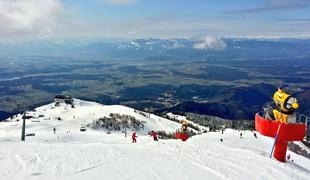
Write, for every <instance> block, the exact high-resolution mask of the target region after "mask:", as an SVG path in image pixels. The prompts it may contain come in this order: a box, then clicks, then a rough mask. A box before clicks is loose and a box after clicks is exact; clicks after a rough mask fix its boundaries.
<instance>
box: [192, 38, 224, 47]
mask: <svg viewBox="0 0 310 180" xmlns="http://www.w3.org/2000/svg"><path fill="white" fill-rule="evenodd" d="M194 48H195V49H211V50H224V49H225V48H226V44H225V42H223V41H222V40H221V39H218V38H215V37H212V36H206V37H205V38H204V39H203V41H202V42H199V43H196V44H194Z"/></svg>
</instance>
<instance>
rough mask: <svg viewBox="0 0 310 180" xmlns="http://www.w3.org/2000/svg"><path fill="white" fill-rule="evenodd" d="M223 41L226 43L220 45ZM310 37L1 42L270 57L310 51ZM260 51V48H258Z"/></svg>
mask: <svg viewBox="0 0 310 180" xmlns="http://www.w3.org/2000/svg"><path fill="white" fill-rule="evenodd" d="M219 42H220V43H221V44H220V45H222V46H223V47H221V48H219ZM309 49H310V39H246V38H220V39H212V40H203V39H202V40H199V39H152V38H146V39H133V40H114V41H111V40H109V41H108V40H96V41H93V40H84V41H83V40H54V41H52V40H44V41H24V42H10V43H8V42H6V43H0V53H1V54H11V53H14V54H16V55H17V54H44V55H57V54H61V55H65V54H69V55H70V54H88V53H97V54H104V55H109V56H111V57H123V56H126V57H129V58H130V57H131V58H139V57H143V58H145V57H152V56H164V57H173V56H176V55H178V56H179V55H183V56H185V57H191V58H194V57H201V56H206V55H205V53H206V52H208V57H210V56H211V57H212V55H217V56H219V55H220V56H222V57H223V58H239V59H242V58H247V57H252V58H253V57H256V58H259V57H265V58H266V57H270V58H277V57H279V56H281V55H288V56H308V55H310V51H309ZM258 51H259V52H258Z"/></svg>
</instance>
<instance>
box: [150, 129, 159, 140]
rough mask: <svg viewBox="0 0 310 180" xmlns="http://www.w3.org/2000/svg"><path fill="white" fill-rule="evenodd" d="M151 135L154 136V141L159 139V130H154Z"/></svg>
mask: <svg viewBox="0 0 310 180" xmlns="http://www.w3.org/2000/svg"><path fill="white" fill-rule="evenodd" d="M151 136H152V137H153V139H154V141H158V138H157V132H155V131H152V132H151Z"/></svg>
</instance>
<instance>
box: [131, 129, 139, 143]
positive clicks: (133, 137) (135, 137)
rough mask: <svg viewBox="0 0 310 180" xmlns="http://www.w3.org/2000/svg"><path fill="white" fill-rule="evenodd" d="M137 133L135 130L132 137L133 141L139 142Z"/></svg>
mask: <svg viewBox="0 0 310 180" xmlns="http://www.w3.org/2000/svg"><path fill="white" fill-rule="evenodd" d="M137 137H138V136H137V135H136V132H135V131H134V132H133V133H132V135H131V138H132V143H136V142H137Z"/></svg>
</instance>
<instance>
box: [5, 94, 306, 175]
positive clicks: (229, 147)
mask: <svg viewBox="0 0 310 180" xmlns="http://www.w3.org/2000/svg"><path fill="white" fill-rule="evenodd" d="M111 112H113V113H120V114H130V115H133V116H135V117H137V118H139V119H143V120H144V121H145V122H146V125H145V126H146V130H145V131H142V132H141V133H140V134H138V139H137V141H138V142H137V143H136V144H132V143H131V138H130V132H128V133H129V135H128V136H127V137H124V134H122V133H114V132H112V134H107V133H106V132H104V131H100V130H97V131H96V130H91V129H90V128H87V131H86V132H80V131H79V128H80V125H81V121H83V122H84V121H85V123H86V124H87V122H92V121H93V119H92V118H89V117H93V118H97V117H101V116H102V115H103V114H104V113H107V114H109V113H111ZM33 113H34V114H33V115H34V116H39V115H44V117H40V118H35V119H33V120H28V122H27V128H26V129H27V130H26V131H27V133H35V136H34V137H26V141H25V142H20V140H19V139H20V131H21V121H19V122H15V120H16V119H15V120H14V119H13V122H1V123H0V169H1V170H0V179H1V180H6V179H13V180H14V179H27V180H28V179H30V180H31V179H44V180H45V179H74V180H80V179H81V180H84V179H100V180H101V179H120V180H123V179H135V180H140V179H141V180H145V179H147V180H149V179H176V180H183V179H184V180H185V179H187V180H195V179H199V180H200V179H201V180H205V179H309V177H310V160H309V159H306V158H304V157H301V156H299V155H297V154H295V153H293V152H290V151H288V153H289V154H290V155H291V159H290V160H289V161H288V162H287V163H281V162H278V161H276V160H274V159H270V158H269V153H270V150H271V147H272V143H273V139H271V138H267V137H263V136H261V135H259V134H257V135H258V138H255V137H254V136H253V132H251V131H242V133H243V136H242V139H240V137H239V134H240V132H238V131H235V130H226V131H225V132H224V134H221V132H210V133H206V134H202V135H197V136H194V137H192V138H190V139H189V140H188V141H187V142H181V141H179V140H160V141H159V142H154V141H153V140H152V138H151V137H149V136H148V135H146V132H147V130H166V131H174V130H175V129H177V128H179V124H177V123H174V122H171V121H169V120H166V119H163V118H159V117H157V116H155V115H151V116H150V118H147V117H145V116H142V115H139V113H136V112H134V110H133V109H131V108H127V107H124V106H103V105H100V104H96V103H91V102H85V101H79V100H77V103H76V108H73V109H72V108H71V107H70V106H68V107H65V106H64V105H61V106H60V107H55V108H54V105H53V104H49V105H46V106H42V107H40V108H37V109H36V112H33ZM58 116H61V117H62V120H61V121H59V120H57V117H58ZM73 116H75V118H73ZM19 118H20V117H19ZM44 118H46V120H44ZM48 118H50V120H48ZM31 121H34V122H31ZM54 127H56V129H57V131H56V134H54V133H53V131H52V129H53V128H54ZM221 138H222V139H223V142H221V141H220V139H221ZM292 160H293V161H292Z"/></svg>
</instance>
